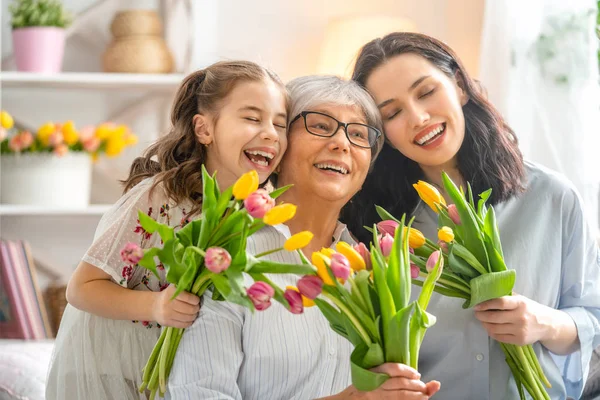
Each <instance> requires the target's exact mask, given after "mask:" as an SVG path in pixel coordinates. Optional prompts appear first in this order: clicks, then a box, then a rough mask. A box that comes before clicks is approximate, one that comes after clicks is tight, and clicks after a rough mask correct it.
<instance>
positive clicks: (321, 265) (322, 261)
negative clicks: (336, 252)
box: [311, 251, 335, 286]
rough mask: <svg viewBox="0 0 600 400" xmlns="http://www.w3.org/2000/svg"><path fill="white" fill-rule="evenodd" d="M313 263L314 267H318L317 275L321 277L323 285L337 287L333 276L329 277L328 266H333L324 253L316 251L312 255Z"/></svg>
mask: <svg viewBox="0 0 600 400" xmlns="http://www.w3.org/2000/svg"><path fill="white" fill-rule="evenodd" d="M311 261H312V263H313V265H314V266H315V267H317V275H318V276H319V278H321V280H322V281H323V283H324V284H325V285H329V286H335V283H334V282H333V279H331V276H329V272H327V266H328V265H329V264H331V259H330V258H329V257H327V256H326V255H324V254H323V253H320V252H318V251H315V252H314V253H312V256H311Z"/></svg>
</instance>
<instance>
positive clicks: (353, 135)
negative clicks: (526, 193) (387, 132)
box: [348, 124, 377, 147]
mask: <svg viewBox="0 0 600 400" xmlns="http://www.w3.org/2000/svg"><path fill="white" fill-rule="evenodd" d="M348 138H349V139H350V142H352V143H354V144H355V145H357V146H360V147H371V146H372V145H373V144H374V143H375V139H376V138H377V132H376V131H375V130H374V129H373V128H371V127H370V126H367V125H362V124H348Z"/></svg>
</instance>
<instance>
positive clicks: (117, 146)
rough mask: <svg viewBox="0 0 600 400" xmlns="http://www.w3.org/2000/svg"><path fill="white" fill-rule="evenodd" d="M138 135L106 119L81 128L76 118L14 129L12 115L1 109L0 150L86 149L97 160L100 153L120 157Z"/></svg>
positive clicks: (64, 151)
mask: <svg viewBox="0 0 600 400" xmlns="http://www.w3.org/2000/svg"><path fill="white" fill-rule="evenodd" d="M137 141H138V138H137V136H136V135H134V134H133V133H132V132H131V131H130V129H129V128H128V127H127V126H126V125H116V124H113V123H111V122H105V123H102V124H100V125H98V126H93V125H87V126H84V127H82V128H81V129H77V127H76V126H75V124H74V122H73V121H66V122H65V123H62V124H59V123H54V122H46V123H45V124H43V125H42V126H40V127H39V129H38V130H37V132H35V133H31V132H29V131H26V130H18V129H16V128H14V121H13V118H12V116H11V115H10V114H9V113H8V112H6V111H1V112H0V153H2V154H20V153H50V152H51V153H54V154H55V155H57V156H59V157H61V156H64V155H65V154H67V153H68V152H69V151H77V152H79V151H85V152H87V153H89V154H90V155H91V156H92V159H93V160H96V159H97V158H98V156H99V155H100V154H106V155H107V156H108V157H116V156H118V155H119V154H121V152H122V151H123V150H124V149H125V148H126V147H128V146H133V145H135V144H136V143H137Z"/></svg>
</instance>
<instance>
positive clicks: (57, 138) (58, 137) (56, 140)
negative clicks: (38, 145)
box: [48, 131, 64, 147]
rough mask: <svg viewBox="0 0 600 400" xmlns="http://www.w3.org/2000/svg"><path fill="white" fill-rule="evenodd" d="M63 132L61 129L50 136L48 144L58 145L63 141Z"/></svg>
mask: <svg viewBox="0 0 600 400" xmlns="http://www.w3.org/2000/svg"><path fill="white" fill-rule="evenodd" d="M63 140H64V139H63V134H62V132H60V131H56V132H54V133H53V134H51V135H50V136H49V137H48V144H49V145H50V146H51V147H56V146H58V145H59V144H62V142H63Z"/></svg>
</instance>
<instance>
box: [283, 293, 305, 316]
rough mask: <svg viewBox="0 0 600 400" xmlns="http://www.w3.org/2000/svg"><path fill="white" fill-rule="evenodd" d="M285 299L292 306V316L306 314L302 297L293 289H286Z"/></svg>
mask: <svg viewBox="0 0 600 400" xmlns="http://www.w3.org/2000/svg"><path fill="white" fill-rule="evenodd" d="M283 297H285V299H286V300H287V302H288V303H289V305H290V312H291V313H292V314H302V313H303V312H304V305H303V304H302V295H301V294H300V293H299V292H296V291H295V290H292V289H286V290H285V292H284V293H283Z"/></svg>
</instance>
